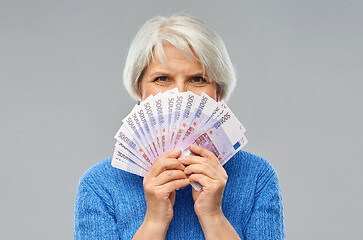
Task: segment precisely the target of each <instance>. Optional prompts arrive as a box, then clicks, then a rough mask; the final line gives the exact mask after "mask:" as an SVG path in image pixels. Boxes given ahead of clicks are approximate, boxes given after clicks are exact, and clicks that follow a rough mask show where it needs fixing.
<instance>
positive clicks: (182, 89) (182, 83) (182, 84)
mask: <svg viewBox="0 0 363 240" xmlns="http://www.w3.org/2000/svg"><path fill="white" fill-rule="evenodd" d="M176 85H177V86H176V87H177V88H178V90H179V92H187V91H188V88H187V84H186V83H185V81H183V80H177V81H176Z"/></svg>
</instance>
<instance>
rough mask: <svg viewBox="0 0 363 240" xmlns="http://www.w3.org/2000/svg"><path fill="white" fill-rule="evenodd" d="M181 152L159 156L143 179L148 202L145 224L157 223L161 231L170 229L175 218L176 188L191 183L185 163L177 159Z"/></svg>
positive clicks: (176, 151) (171, 152)
mask: <svg viewBox="0 0 363 240" xmlns="http://www.w3.org/2000/svg"><path fill="white" fill-rule="evenodd" d="M180 153H181V151H180V150H179V149H178V150H174V151H170V152H167V153H165V154H163V155H162V156H160V157H159V158H157V159H156V161H155V162H154V164H153V165H152V166H151V168H150V170H149V172H148V173H147V174H146V175H145V177H144V181H143V185H144V191H145V199H146V204H147V211H146V215H145V219H144V223H143V224H144V225H147V224H149V223H153V224H154V225H155V224H156V225H157V228H158V229H159V230H160V231H161V232H164V230H165V231H166V230H167V229H168V227H169V223H170V221H171V219H172V218H173V206H174V202H175V190H176V189H179V188H183V187H186V186H187V185H188V184H189V183H190V182H189V179H188V178H187V176H186V174H185V173H184V169H185V167H184V165H183V164H182V163H181V162H180V161H179V160H178V159H177V157H179V155H180Z"/></svg>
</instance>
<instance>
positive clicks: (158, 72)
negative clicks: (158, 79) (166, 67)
mask: <svg viewBox="0 0 363 240" xmlns="http://www.w3.org/2000/svg"><path fill="white" fill-rule="evenodd" d="M168 75H169V73H167V72H161V71H157V72H153V73H151V74H150V75H149V77H148V79H150V78H153V77H155V76H168Z"/></svg>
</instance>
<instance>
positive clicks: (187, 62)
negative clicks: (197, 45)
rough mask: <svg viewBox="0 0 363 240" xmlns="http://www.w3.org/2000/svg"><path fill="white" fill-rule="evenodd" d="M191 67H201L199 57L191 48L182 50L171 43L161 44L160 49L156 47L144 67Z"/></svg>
mask: <svg viewBox="0 0 363 240" xmlns="http://www.w3.org/2000/svg"><path fill="white" fill-rule="evenodd" d="M154 67H158V68H166V69H167V68H176V69H182V68H191V69H201V70H202V71H203V69H204V68H203V66H202V65H201V63H200V61H199V57H198V56H197V55H196V54H195V53H194V51H193V50H192V49H189V50H188V51H183V50H181V49H178V48H176V47H174V46H173V45H171V44H163V47H162V49H161V48H156V49H154V50H153V52H152V57H151V59H150V62H149V64H148V66H147V67H146V68H154Z"/></svg>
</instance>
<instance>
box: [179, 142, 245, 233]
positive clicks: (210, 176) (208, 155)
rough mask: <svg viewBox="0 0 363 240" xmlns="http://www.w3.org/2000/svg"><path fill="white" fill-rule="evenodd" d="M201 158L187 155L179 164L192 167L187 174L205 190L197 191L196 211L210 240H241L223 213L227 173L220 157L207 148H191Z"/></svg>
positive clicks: (195, 194) (192, 146)
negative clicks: (220, 161)
mask: <svg viewBox="0 0 363 240" xmlns="http://www.w3.org/2000/svg"><path fill="white" fill-rule="evenodd" d="M190 150H191V151H192V152H194V153H195V154H197V155H198V156H183V157H180V158H179V161H180V162H181V163H183V164H184V165H188V166H187V167H186V168H185V169H184V173H185V174H186V175H188V176H189V177H188V178H189V180H190V181H191V182H199V183H200V184H201V185H202V186H203V188H202V189H201V190H199V191H195V190H194V189H193V199H194V202H195V203H194V211H195V213H196V214H197V216H198V219H199V222H200V225H201V227H202V229H203V232H204V236H205V238H206V239H240V238H239V236H238V234H237V233H236V231H235V230H234V228H233V227H232V225H231V224H230V223H229V221H228V220H227V218H226V217H225V216H224V214H223V211H222V198H223V191H224V187H225V186H226V183H227V179H228V176H227V173H226V171H225V170H224V168H223V167H222V165H221V164H220V163H219V160H218V159H217V157H216V156H215V155H214V154H213V153H212V152H211V151H208V150H207V149H205V148H203V147H199V146H196V145H191V146H190Z"/></svg>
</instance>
